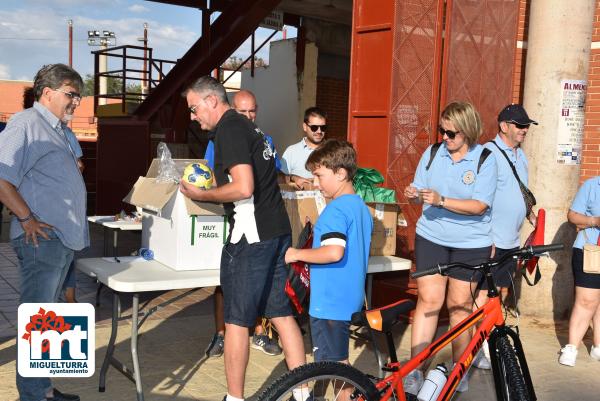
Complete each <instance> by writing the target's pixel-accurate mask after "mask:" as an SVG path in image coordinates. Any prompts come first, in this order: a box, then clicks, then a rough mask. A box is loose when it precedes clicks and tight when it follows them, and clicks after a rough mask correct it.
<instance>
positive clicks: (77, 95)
mask: <svg viewBox="0 0 600 401" xmlns="http://www.w3.org/2000/svg"><path fill="white" fill-rule="evenodd" d="M54 90H55V91H57V92H60V93H64V94H65V95H67V96H69V97H70V98H71V100H75V101H77V102H80V101H81V94H80V93H77V92H67V91H64V90H62V89H54Z"/></svg>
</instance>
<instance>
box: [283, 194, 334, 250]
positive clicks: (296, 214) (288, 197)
mask: <svg viewBox="0 0 600 401" xmlns="http://www.w3.org/2000/svg"><path fill="white" fill-rule="evenodd" d="M279 189H280V190H281V197H282V198H283V203H284V205H285V210H286V211H287V213H288V216H289V218H290V224H291V225H292V246H297V245H298V237H299V235H300V232H301V231H302V229H303V228H304V226H305V225H306V221H307V219H308V220H309V221H310V222H311V223H312V224H313V225H314V224H315V223H316V222H317V218H318V217H319V214H321V212H322V211H323V209H325V205H326V204H325V198H324V197H323V195H322V194H321V191H319V190H316V189H315V190H309V191H297V190H296V189H294V187H292V186H291V185H287V184H281V185H279Z"/></svg>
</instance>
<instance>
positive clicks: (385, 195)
mask: <svg viewBox="0 0 600 401" xmlns="http://www.w3.org/2000/svg"><path fill="white" fill-rule="evenodd" d="M382 183H383V176H382V175H381V173H380V172H379V171H377V170H375V169H374V168H362V167H359V168H358V169H357V170H356V175H355V176H354V180H353V183H352V184H353V186H354V191H355V192H356V193H357V194H358V195H359V196H360V197H361V198H362V199H363V200H364V201H365V202H378V203H396V191H394V190H393V189H389V188H382V187H378V186H376V185H380V184H382Z"/></svg>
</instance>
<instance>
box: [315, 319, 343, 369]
mask: <svg viewBox="0 0 600 401" xmlns="http://www.w3.org/2000/svg"><path fill="white" fill-rule="evenodd" d="M310 334H311V337H312V343H313V354H314V355H315V362H321V361H333V362H341V361H345V360H346V359H348V348H349V347H350V322H349V321H346V320H330V319H319V318H316V317H312V316H311V317H310Z"/></svg>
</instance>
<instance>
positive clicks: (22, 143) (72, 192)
mask: <svg viewBox="0 0 600 401" xmlns="http://www.w3.org/2000/svg"><path fill="white" fill-rule="evenodd" d="M65 135H66V134H65V133H64V131H63V125H62V122H61V121H60V120H59V119H58V118H57V117H56V116H55V115H54V114H52V113H51V112H50V111H49V110H48V109H47V108H46V107H44V106H42V105H41V104H40V103H37V102H36V103H34V104H33V107H32V108H29V109H27V110H24V111H22V112H19V113H17V114H15V115H14V116H13V117H12V118H11V119H10V121H9V122H8V125H7V126H6V129H5V130H4V131H2V133H0V149H1V151H0V179H3V180H5V181H8V182H10V183H11V184H12V185H14V186H15V187H16V188H17V191H18V192H19V194H20V195H21V197H22V198H23V200H24V201H25V202H26V203H27V205H28V206H29V208H30V209H31V211H32V212H33V213H34V214H35V216H36V218H37V219H38V220H39V221H42V222H44V223H47V224H50V225H52V226H53V227H54V230H55V231H56V234H57V236H58V238H60V240H61V241H62V243H63V245H64V246H65V247H67V248H70V249H73V250H81V249H83V248H85V247H87V246H89V243H90V241H89V231H88V225H87V219H86V196H87V195H86V189H85V184H84V182H83V177H82V175H81V173H80V171H79V169H78V168H77V159H76V155H75V153H74V152H75V151H74V150H73V149H72V148H71V146H69V142H68V139H67V138H66V136H65ZM22 234H23V228H22V227H21V224H20V223H19V222H18V221H17V220H16V218H15V217H13V219H12V221H11V225H10V238H11V239H15V238H17V237H19V236H20V235H22Z"/></svg>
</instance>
